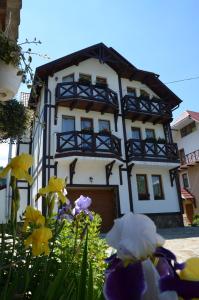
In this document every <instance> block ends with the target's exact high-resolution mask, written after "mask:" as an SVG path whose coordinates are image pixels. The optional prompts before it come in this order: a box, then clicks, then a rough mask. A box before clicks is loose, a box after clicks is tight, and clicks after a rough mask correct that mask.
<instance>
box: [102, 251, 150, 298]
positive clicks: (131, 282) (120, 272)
mask: <svg viewBox="0 0 199 300" xmlns="http://www.w3.org/2000/svg"><path fill="white" fill-rule="evenodd" d="M109 261H111V262H110V265H109V268H108V269H107V270H106V274H105V275H106V280H105V285H104V296H105V299H106V300H130V299H134V300H141V299H142V295H143V293H144V292H145V289H146V284H145V281H144V273H143V270H142V263H141V262H140V261H138V262H135V263H133V264H128V265H127V266H126V267H125V266H124V264H123V262H122V260H121V259H119V258H116V256H115V255H113V256H111V258H110V259H109Z"/></svg>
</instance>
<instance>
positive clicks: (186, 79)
mask: <svg viewBox="0 0 199 300" xmlns="http://www.w3.org/2000/svg"><path fill="white" fill-rule="evenodd" d="M195 79H199V76H196V77H190V78H184V79H179V80H174V81H169V82H165V84H171V83H176V82H182V81H188V80H195Z"/></svg>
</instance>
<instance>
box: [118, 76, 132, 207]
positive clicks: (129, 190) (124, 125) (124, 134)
mask: <svg viewBox="0 0 199 300" xmlns="http://www.w3.org/2000/svg"><path fill="white" fill-rule="evenodd" d="M118 84H119V95H120V103H122V82H121V77H120V76H119V75H118ZM122 126H123V137H124V149H125V162H126V169H127V170H128V164H127V148H126V142H127V135H126V124H125V118H124V115H123V112H122ZM120 171H121V169H120ZM120 179H121V175H120ZM127 182H128V192H129V206H130V211H132V212H133V195H132V187H131V178H130V176H129V173H128V172H127Z"/></svg>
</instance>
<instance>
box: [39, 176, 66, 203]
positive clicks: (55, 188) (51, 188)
mask: <svg viewBox="0 0 199 300" xmlns="http://www.w3.org/2000/svg"><path fill="white" fill-rule="evenodd" d="M64 187H65V183H64V180H63V179H62V178H56V177H51V178H50V179H49V182H48V185H47V186H46V187H45V188H41V189H40V190H39V194H40V195H45V194H47V193H57V194H58V196H59V198H60V199H61V201H62V202H63V203H64V202H66V197H65V196H64V195H63V190H64Z"/></svg>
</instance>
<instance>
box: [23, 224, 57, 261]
mask: <svg viewBox="0 0 199 300" xmlns="http://www.w3.org/2000/svg"><path fill="white" fill-rule="evenodd" d="M51 238H52V231H51V230H50V229H49V228H47V227H41V228H38V229H35V230H33V232H32V233H31V235H29V237H28V238H27V239H26V240H25V241H24V244H25V246H26V248H28V247H29V246H30V245H32V254H33V255H34V256H38V255H41V254H42V253H44V254H45V255H48V254H49V252H50V248H49V245H48V240H50V239H51Z"/></svg>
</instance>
